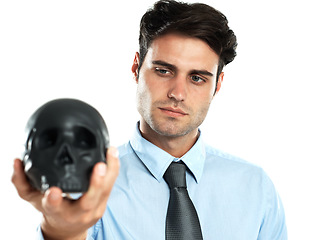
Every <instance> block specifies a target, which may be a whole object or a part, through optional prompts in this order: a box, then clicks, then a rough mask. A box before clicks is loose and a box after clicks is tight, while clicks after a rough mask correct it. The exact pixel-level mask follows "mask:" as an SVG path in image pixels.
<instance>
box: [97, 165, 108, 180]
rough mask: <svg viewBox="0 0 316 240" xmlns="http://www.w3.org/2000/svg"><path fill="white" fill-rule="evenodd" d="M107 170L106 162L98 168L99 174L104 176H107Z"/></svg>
mask: <svg viewBox="0 0 316 240" xmlns="http://www.w3.org/2000/svg"><path fill="white" fill-rule="evenodd" d="M105 171H106V167H105V164H104V163H101V164H99V165H98V168H97V173H98V175H99V176H102V177H103V176H105Z"/></svg>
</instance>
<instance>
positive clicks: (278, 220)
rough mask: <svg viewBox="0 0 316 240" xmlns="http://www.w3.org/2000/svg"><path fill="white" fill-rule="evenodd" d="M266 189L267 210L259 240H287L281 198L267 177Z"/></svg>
mask: <svg viewBox="0 0 316 240" xmlns="http://www.w3.org/2000/svg"><path fill="white" fill-rule="evenodd" d="M264 188H265V189H266V191H267V192H266V194H265V196H266V204H265V206H266V210H265V215H264V219H263V221H262V224H261V227H260V232H259V236H258V240H267V239H269V240H287V239H288V237H287V229H286V223H285V213H284V208H283V205H282V201H281V199H280V196H279V195H278V193H277V191H276V189H275V187H274V185H273V183H272V181H271V180H270V179H269V178H268V177H266V179H265V182H264Z"/></svg>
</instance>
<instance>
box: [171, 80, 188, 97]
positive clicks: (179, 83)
mask: <svg viewBox="0 0 316 240" xmlns="http://www.w3.org/2000/svg"><path fill="white" fill-rule="evenodd" d="M186 84H187V83H186V79H185V77H184V76H176V77H174V78H173V79H171V80H170V88H169V92H168V97H169V98H172V99H174V100H176V101H177V102H182V101H184V100H185V99H186V97H187V86H186Z"/></svg>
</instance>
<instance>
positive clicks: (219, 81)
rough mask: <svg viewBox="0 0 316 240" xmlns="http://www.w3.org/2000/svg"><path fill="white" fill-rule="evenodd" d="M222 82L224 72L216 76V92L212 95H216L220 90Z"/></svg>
mask: <svg viewBox="0 0 316 240" xmlns="http://www.w3.org/2000/svg"><path fill="white" fill-rule="evenodd" d="M223 80H224V72H221V74H220V75H219V76H218V80H217V86H216V92H215V93H214V95H216V94H217V93H218V92H219V90H220V89H221V86H222V82H223Z"/></svg>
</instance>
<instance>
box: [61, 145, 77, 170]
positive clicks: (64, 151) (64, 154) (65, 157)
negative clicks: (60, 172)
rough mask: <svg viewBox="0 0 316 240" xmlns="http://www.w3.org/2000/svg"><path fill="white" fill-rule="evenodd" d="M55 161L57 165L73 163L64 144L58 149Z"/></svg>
mask: <svg viewBox="0 0 316 240" xmlns="http://www.w3.org/2000/svg"><path fill="white" fill-rule="evenodd" d="M57 162H58V165H59V166H65V165H68V164H74V158H73V157H72V155H71V153H70V150H69V147H68V146H67V145H66V144H65V145H64V146H62V148H61V149H60V151H59V153H58V157H57Z"/></svg>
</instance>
